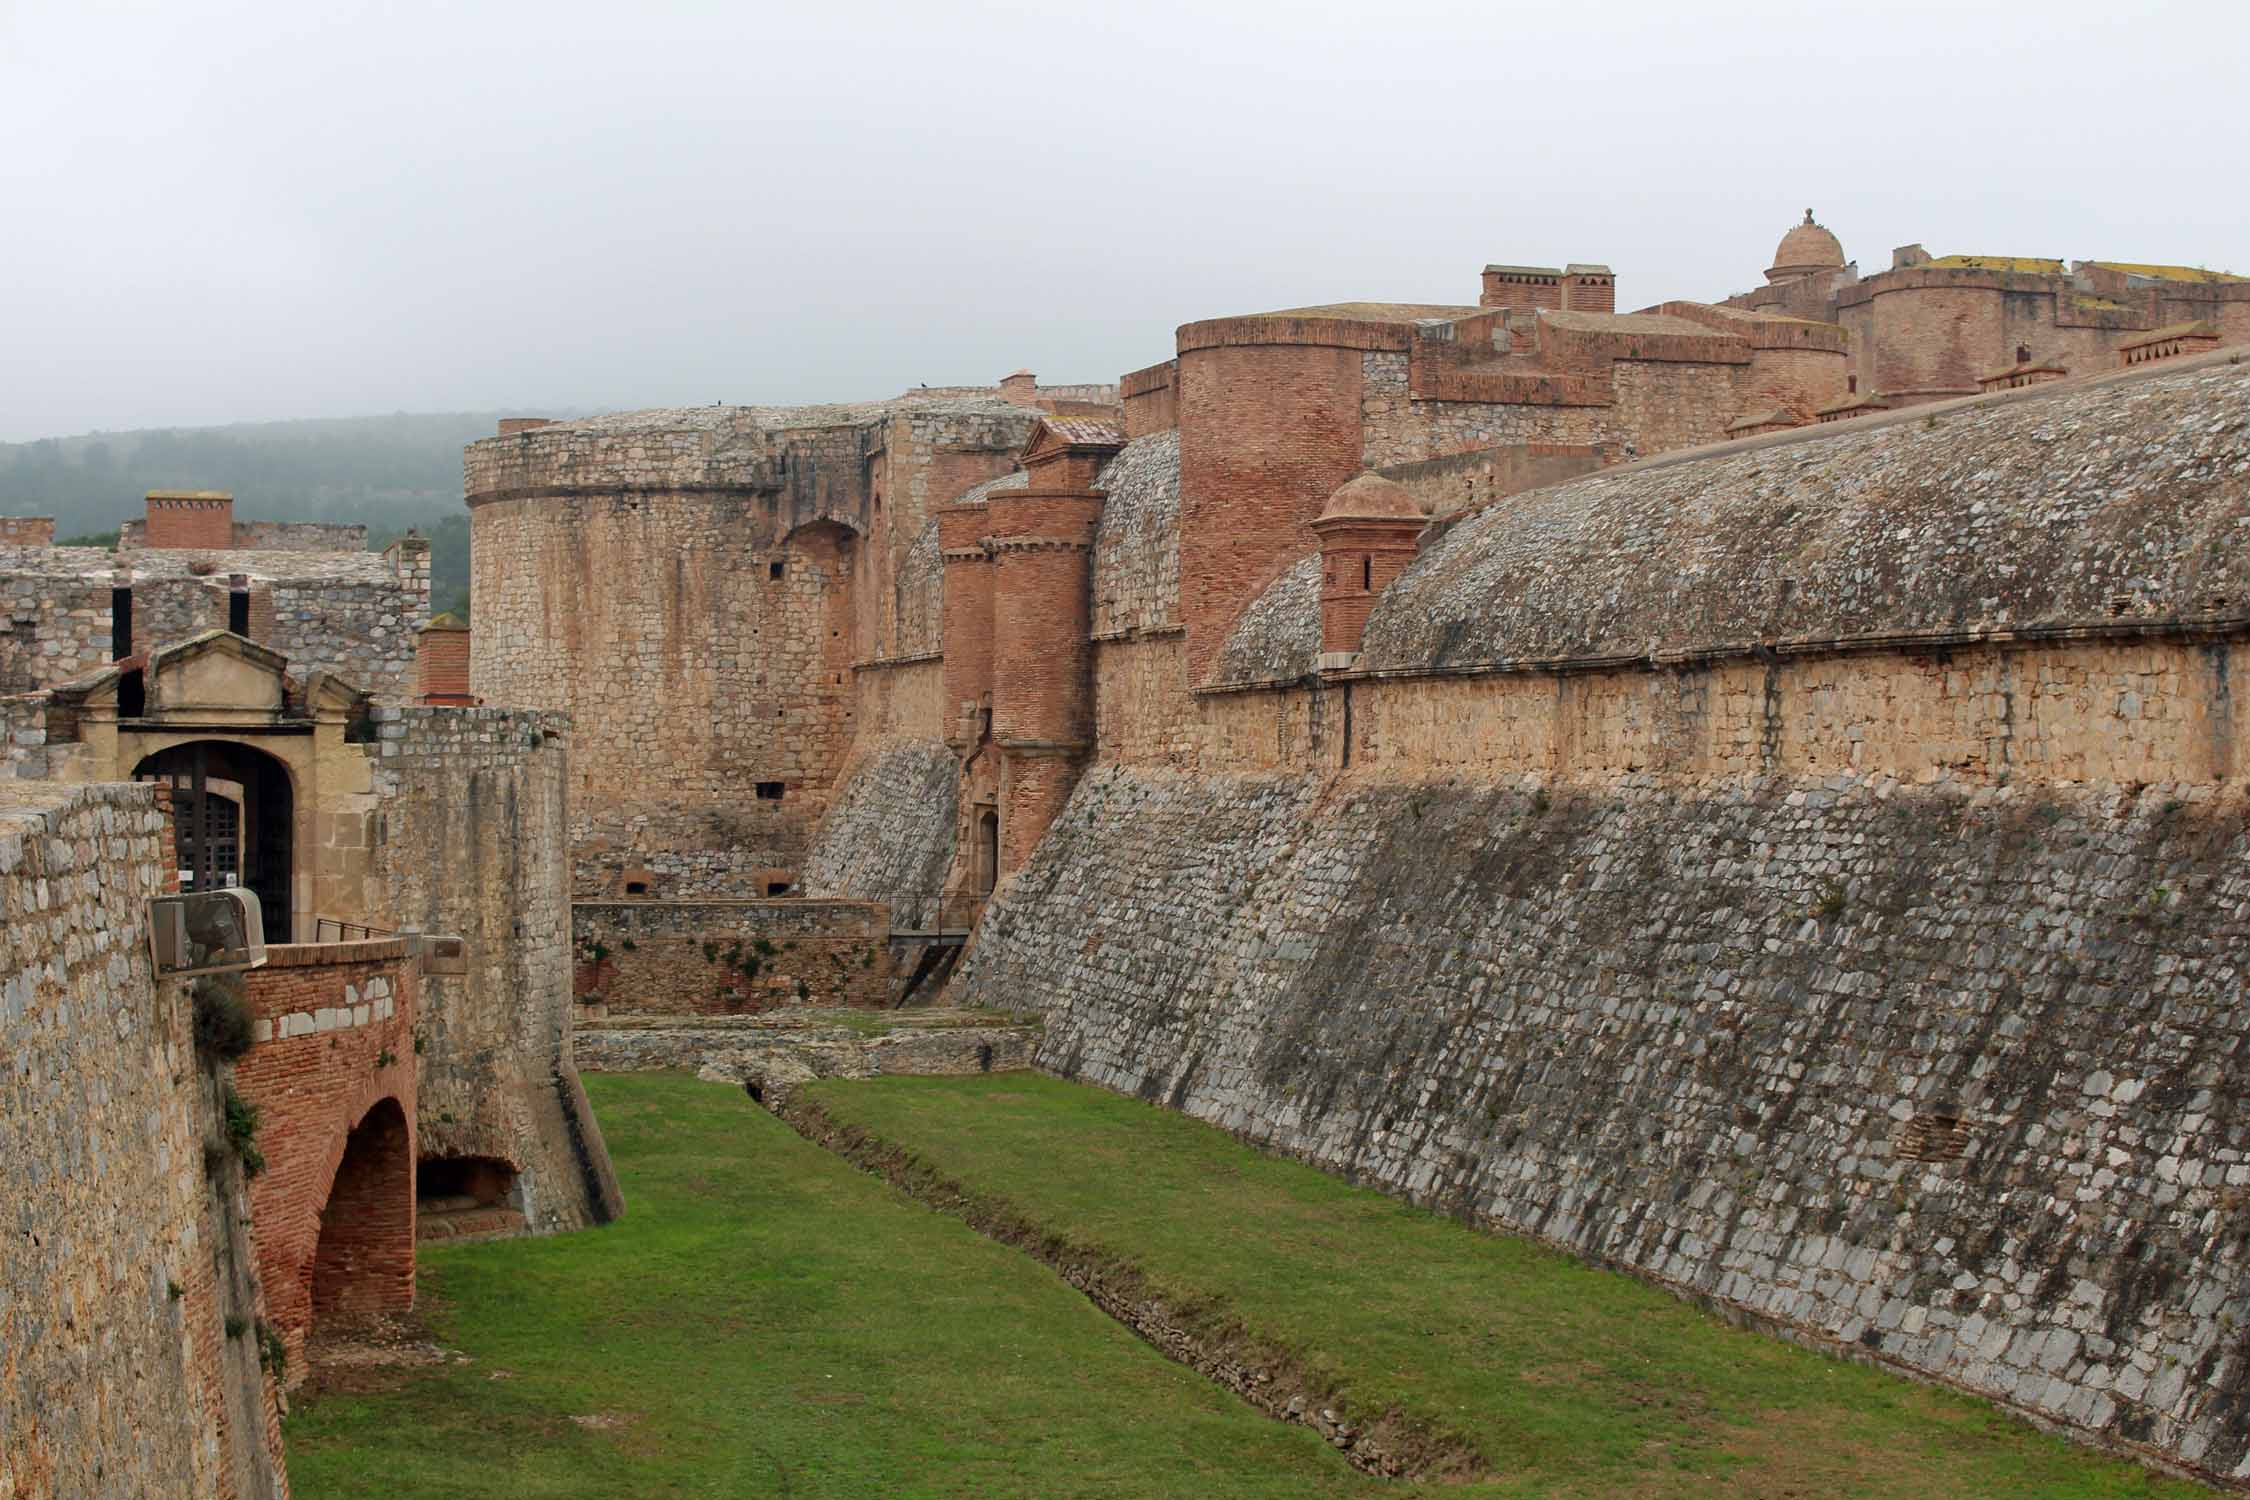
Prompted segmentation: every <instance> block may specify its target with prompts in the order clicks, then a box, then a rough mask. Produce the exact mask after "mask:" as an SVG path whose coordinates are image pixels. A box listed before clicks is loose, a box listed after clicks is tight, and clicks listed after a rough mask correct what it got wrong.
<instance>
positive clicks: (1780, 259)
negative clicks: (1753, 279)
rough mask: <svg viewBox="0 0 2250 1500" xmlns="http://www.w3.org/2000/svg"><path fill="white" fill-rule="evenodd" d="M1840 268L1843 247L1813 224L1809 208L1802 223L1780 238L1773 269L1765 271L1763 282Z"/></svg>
mask: <svg viewBox="0 0 2250 1500" xmlns="http://www.w3.org/2000/svg"><path fill="white" fill-rule="evenodd" d="M1843 268H1844V247H1843V244H1842V243H1841V242H1840V241H1838V240H1837V238H1836V236H1834V235H1832V234H1830V233H1829V232H1828V231H1827V230H1826V229H1823V228H1822V227H1821V226H1820V225H1818V224H1816V223H1814V222H1813V216H1812V210H1811V209H1809V208H1808V209H1806V210H1805V222H1804V223H1802V224H1798V225H1794V226H1792V227H1791V229H1790V231H1789V232H1788V233H1787V234H1785V235H1783V236H1782V237H1781V246H1780V248H1779V249H1777V250H1775V251H1774V253H1773V266H1772V269H1770V270H1768V271H1767V272H1766V280H1768V281H1794V280H1796V279H1797V278H1798V277H1800V276H1812V275H1816V274H1817V273H1819V272H1822V271H1840V270H1842V269H1843Z"/></svg>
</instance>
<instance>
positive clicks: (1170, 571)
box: [1092, 427, 1180, 638]
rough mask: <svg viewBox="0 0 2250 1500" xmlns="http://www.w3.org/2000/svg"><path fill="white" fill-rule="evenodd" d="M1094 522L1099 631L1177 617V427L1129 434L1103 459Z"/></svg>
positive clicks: (1115, 630) (1095, 625)
mask: <svg viewBox="0 0 2250 1500" xmlns="http://www.w3.org/2000/svg"><path fill="white" fill-rule="evenodd" d="M1094 487H1095V488H1096V489H1097V490H1100V491H1101V492H1102V495H1103V497H1104V498H1103V501H1102V511H1101V517H1100V519H1099V520H1098V521H1097V522H1096V523H1095V527H1094V555H1093V561H1092V567H1093V604H1094V619H1093V633H1094V635H1095V636H1096V637H1097V638H1101V637H1106V636H1112V635H1117V634H1119V633H1121V632H1125V631H1131V630H1149V629H1155V628H1161V627H1164V626H1169V625H1174V624H1177V623H1178V621H1179V617H1180V434H1179V430H1178V429H1177V428H1176V427H1171V428H1164V429H1161V430H1159V431H1156V432H1152V433H1148V434H1145V435H1143V436H1141V437H1137V438H1134V439H1133V440H1132V441H1130V442H1128V443H1127V444H1126V445H1125V446H1124V447H1123V448H1122V449H1120V450H1119V451H1118V454H1117V456H1116V457H1115V458H1113V459H1111V460H1110V461H1109V462H1108V463H1107V464H1105V465H1103V467H1102V472H1101V475H1100V477H1099V478H1097V479H1096V480H1095V481H1094Z"/></svg>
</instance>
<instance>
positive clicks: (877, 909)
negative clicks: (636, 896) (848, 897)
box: [571, 900, 892, 1015]
mask: <svg viewBox="0 0 2250 1500" xmlns="http://www.w3.org/2000/svg"><path fill="white" fill-rule="evenodd" d="M571 930H572V934H573V945H574V948H575V951H576V955H577V960H576V969H575V973H574V976H573V982H572V989H573V991H574V993H575V994H576V996H577V999H578V1000H579V1002H580V1003H581V1004H600V1005H604V1006H607V1007H608V1009H609V1010H610V1011H613V1012H614V1011H628V1012H631V1013H633V1014H636V1015H647V1014H655V1015H734V1014H747V1013H751V1012H756V1011H763V1010H775V1009H778V1008H780V1007H782V1006H785V1005H857V1006H883V1005H887V1004H888V1003H889V1002H890V991H891V980H892V973H891V958H890V944H889V942H888V940H887V939H888V937H889V933H890V911H889V908H887V907H885V906H883V905H882V904H881V903H879V902H871V901H806V900H788V901H694V902H680V901H580V902H577V903H575V904H574V905H573V906H572V907H571Z"/></svg>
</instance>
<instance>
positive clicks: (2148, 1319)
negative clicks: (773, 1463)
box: [954, 767, 2250, 1481]
mask: <svg viewBox="0 0 2250 1500" xmlns="http://www.w3.org/2000/svg"><path fill="white" fill-rule="evenodd" d="M2246 918H2250V831H2246V828H2245V810H2244V807H2243V805H2242V801H2241V793H2240V792H2239V790H2226V791H2220V792H2214V791H2213V790H2212V789H2211V788H2209V787H2185V786H2183V787H2177V788H2167V787H2164V786H2153V787H2148V788H2145V789H2134V788H2130V787H2126V788H2120V789H2111V790H2106V791H2099V790H2083V789H2072V788H2070V787H2067V786H2063V787H2059V788H2058V787H2054V786H2049V787H2045V788H2042V789H2039V790H2037V791H2023V790H2008V789H1993V788H1983V789H1968V788H1948V787H1945V786H1938V787H1914V786H1909V785H1903V784H1900V783H1898V782H1895V781H1892V780H1890V779H1887V778H1881V777H1874V778H1854V777H1850V776H1838V777H1836V778H1833V779H1830V780H1825V781H1809V780H1789V779H1781V778H1776V777H1768V778H1764V779H1758V778H1745V779H1737V780H1728V781H1724V782H1713V783H1706V784H1700V785H1684V784H1681V783H1676V782H1674V783H1659V782H1658V781H1656V780H1654V779H1652V778H1647V777H1637V776H1634V777H1620V778H1618V779H1614V780H1609V781H1601V782H1581V783H1557V784H1553V785H1547V784H1543V783H1540V782H1538V781H1534V780H1525V781H1509V780H1506V779H1500V780H1495V781H1485V782H1478V783H1470V782H1450V783H1447V782H1440V783H1419V784H1418V783H1410V782H1398V781H1387V782H1382V783H1375V782H1372V781H1370V780H1367V779H1364V778H1358V777H1355V774H1353V773H1344V774H1335V775H1327V776H1319V775H1300V776H1270V777H1236V778H1216V779H1212V778H1204V779H1196V778H1187V777H1179V776H1173V775H1168V774H1164V773H1157V772H1151V771H1146V770H1136V769H1132V768H1123V767H1108V768H1103V769H1100V770H1097V771H1096V772H1094V773H1092V774H1090V775H1089V776H1088V777H1087V778H1086V780H1085V781H1084V782H1083V783H1082V784H1081V786H1080V788H1079V791H1078V793H1077V796H1076V797H1075V799H1074V800H1073V801H1072V803H1071V805H1070V807H1069V809H1068V811H1067V812H1066V813H1065V814H1064V816H1063V817H1062V819H1061V820H1059V821H1058V822H1057V823H1056V824H1055V826H1054V827H1053V828H1052V829H1051V830H1050V832H1049V833H1048V835H1047V837H1046V838H1045V839H1044V840H1043V841H1042V842H1041V844H1040V845H1039V848H1038V851H1037V854H1036V855H1035V857H1034V859H1033V860H1032V862H1031V863H1030V864H1029V866H1028V867H1027V868H1026V869H1025V870H1024V871H1022V872H1021V873H1020V874H1019V875H1018V876H1017V877H1016V878H1014V879H1013V880H1012V881H1011V882H1010V883H1009V884H1008V886H1007V887H1005V888H1004V890H1003V891H1002V892H1001V894H1000V896H999V898H998V899H997V900H996V902H995V903H994V905H993V907H992V908H991V909H990V911H989V912H988V913H987V915H986V918H985V921H984V924H983V926H982V928H981V929H980V935H979V940H978V943H977V945H976V947H975V948H974V949H973V951H972V953H971V955H970V957H969V959H968V961H967V963H966V965H965V967H964V971H963V973H962V975H961V977H960V978H959V979H958V980H957V981H956V984H955V987H954V993H955V995H956V996H957V998H959V999H960V1000H961V1001H962V1002H963V1003H969V1004H990V1005H1000V1006H1031V1005H1041V1006H1045V1007H1047V1016H1048V1021H1047V1036H1046V1041H1045V1043H1044V1046H1043V1049H1042V1052H1041V1055H1040V1060H1041V1062H1042V1064H1043V1065H1044V1066H1047V1067H1049V1068H1051V1069H1053V1070H1055V1071H1058V1072H1060V1073H1062V1074H1063V1075H1065V1076H1069V1077H1075V1078H1081V1079H1085V1080H1087V1081H1090V1082H1094V1083H1099V1084H1102V1085H1106V1086H1108V1087H1110V1088H1114V1089H1118V1090H1122V1091H1126V1092H1131V1093H1136V1094H1139V1095H1141V1096H1143V1097H1146V1098H1150V1099H1153V1100H1157V1101H1160V1102H1163V1103H1166V1104H1169V1105H1172V1106H1174V1107H1177V1108H1180V1109H1183V1110H1185V1111H1187V1112H1188V1113H1190V1114H1193V1115H1196V1116H1199V1117H1201V1118H1204V1119H1207V1120H1210V1121H1213V1122H1215V1123H1217V1124H1220V1125H1222V1126H1225V1127H1227V1128H1228V1129H1231V1130H1234V1131H1236V1132H1239V1133H1240V1134H1242V1135H1244V1136H1246V1137H1248V1138H1250V1139H1253V1140H1256V1141H1260V1142H1265V1143H1269V1144H1271V1145H1273V1146H1275V1147H1277V1148H1279V1149H1282V1150H1284V1151H1287V1152H1289V1153H1291V1154H1294V1155H1298V1156H1301V1157H1303V1158H1305V1159H1308V1160H1310V1161H1312V1162H1315V1163H1317V1164H1320V1165H1322V1166H1325V1167H1329V1168H1332V1169H1335V1170H1339V1171H1342V1172H1344V1173H1346V1174H1348V1175H1351V1176H1353V1177H1355V1178H1358V1179H1360V1180H1363V1181H1367V1182H1370V1183H1374V1184H1377V1185H1381V1186H1384V1187H1387V1188H1390V1189H1392V1190H1395V1191H1400V1192H1403V1193H1406V1194H1408V1195H1410V1196H1412V1197H1414V1198H1416V1199H1418V1200H1421V1201H1424V1202H1427V1203H1429V1204H1432V1205H1434V1206H1438V1207H1441V1208H1444V1209H1448V1210H1451V1211H1454V1212H1457V1213H1460V1214H1462V1215H1464V1216H1467V1217H1471V1218H1473V1219H1476V1220H1478V1221H1481V1222H1485V1223H1489V1224H1493V1225H1496V1226H1499V1227H1504V1228H1509V1229H1515V1230H1520V1231H1524V1232H1528V1233H1531V1234H1534V1235H1538V1236H1540V1237H1543V1238H1545V1239H1548V1240H1550V1241H1553V1242H1556V1243H1558V1244H1561V1245H1563V1246H1566V1247H1568V1248H1570V1249H1572V1250H1574V1251H1576V1252H1578V1253H1581V1254H1583V1255H1586V1256H1588V1257H1591V1258H1594V1259H1597V1260H1601V1261H1605V1262H1608V1263H1611V1264H1615V1265H1619V1266H1622V1267H1626V1268H1629V1269H1631V1270H1634V1271H1637V1272H1640V1273H1642V1274H1645V1275H1648V1276H1651V1277H1653V1278H1655V1279H1657V1280H1659V1281H1662V1282H1664V1283H1667V1284H1670V1285H1672V1286H1673V1287H1675V1288H1677V1289H1679V1290H1681V1291H1684V1292H1686V1293H1688V1294H1690V1295H1693V1296H1696V1297H1699V1298H1701V1299H1703V1300H1705V1301H1707V1302H1710V1303H1713V1304H1717V1305H1723V1306H1726V1307H1729V1308H1731V1309H1733V1310H1736V1311H1737V1312H1739V1313H1742V1314H1746V1315H1749V1316H1750V1317H1752V1318H1753V1319H1757V1320H1763V1321H1765V1322H1768V1323H1769V1324H1775V1325H1780V1326H1783V1327H1787V1328H1792V1329H1795V1330H1798V1331H1800V1332H1801V1333H1802V1334H1804V1335H1807V1336H1810V1337H1811V1338H1812V1339H1814V1340H1815V1341H1816V1342H1817V1341H1830V1342H1832V1343H1833V1344H1835V1345H1845V1346H1851V1347H1853V1348H1854V1349H1855V1350H1857V1351H1859V1352H1863V1353H1865V1354H1868V1355H1871V1356H1873V1357H1875V1358H1878V1359H1882V1360H1886V1361H1890V1362H1893V1363H1896V1364H1898V1365H1901V1366H1905V1367H1908V1368H1911V1369H1913V1370H1916V1371H1920V1372H1924V1373H1927V1374H1929V1375H1932V1376H1936V1377H1939V1378H1941V1379H1944V1380H1947V1381H1950V1382H1953V1383H1956V1384H1958V1385H1961V1386H1963V1387H1966V1388H1968V1389H1970V1390H1973V1391H1977V1392H1980V1393H1984V1394H1987V1395H1989V1396H1992V1397H1995V1398H1997V1399H2000V1400H2002V1401H2005V1402H2008V1403H2010V1404H2013V1405H2015V1406H2017V1407H2018V1408H2020V1409H2023V1410H2026V1411H2028V1412H2031V1413H2034V1414H2036V1415H2039V1416H2041V1417H2043V1418H2046V1419H2048V1420H2050V1421H2053V1422H2057V1423H2061V1424H2067V1425H2070V1426H2075V1427H2077V1428H2079V1429H2082V1430H2084V1431H2086V1432H2088V1433H2090V1434H2095V1435H2098V1436H2099V1437H2100V1438H2102V1439H2104V1440H2106V1441H2110V1442H2112V1443H2117V1444H2122V1445H2126V1446H2137V1447H2140V1448H2142V1449H2144V1450H2148V1451H2154V1452H2157V1453H2160V1454H2162V1455H2164V1456H2166V1457H2168V1458H2170V1459H2173V1460H2176V1461H2184V1462H2185V1463H2187V1464H2189V1465H2192V1466H2195V1467H2198V1468H2200V1469H2203V1470H2204V1471H2206V1472H2208V1473H2211V1474H2214V1475H2220V1476H2227V1477H2231V1478H2233V1479H2235V1480H2238V1481H2239V1480H2241V1479H2243V1478H2245V1477H2250V1329H2246V1328H2245V1323H2246V1322H2250V1213H2246V1212H2245V1208H2246V1207H2250V1109H2246V1108H2245V1100H2244V1098H2243V1094H2244V1083H2243V1080H2244V1072H2243V1065H2244V1057H2243V1052H2244V1046H2243V1042H2244V1036H2245V1033H2246V1032H2250V1017H2246V1016H2245V1014H2244V1011H2243V1007H2242V992H2243V974H2244V970H2245V968H2246V967H2250V920H2246Z"/></svg>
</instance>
